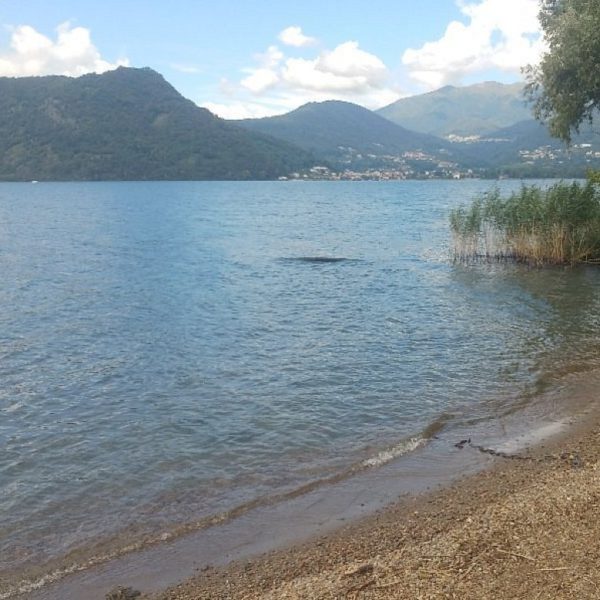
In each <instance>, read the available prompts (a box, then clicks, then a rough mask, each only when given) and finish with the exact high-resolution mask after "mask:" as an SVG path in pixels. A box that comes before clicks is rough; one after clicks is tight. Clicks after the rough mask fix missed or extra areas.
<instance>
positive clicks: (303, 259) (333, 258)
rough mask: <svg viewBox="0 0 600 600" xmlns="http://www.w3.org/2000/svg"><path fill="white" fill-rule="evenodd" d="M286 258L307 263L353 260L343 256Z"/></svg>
mask: <svg viewBox="0 0 600 600" xmlns="http://www.w3.org/2000/svg"><path fill="white" fill-rule="evenodd" d="M284 260H290V261H294V262H306V263H337V262H344V261H348V260H351V259H349V258H345V257H343V256H339V257H338V256H298V257H294V258H288V259H284Z"/></svg>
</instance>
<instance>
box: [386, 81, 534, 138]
mask: <svg viewBox="0 0 600 600" xmlns="http://www.w3.org/2000/svg"><path fill="white" fill-rule="evenodd" d="M377 113H378V114H379V115H381V116H382V117H385V118H386V119H389V120H390V121H392V122H393V123H396V124H397V125H402V126H403V127H409V128H410V129H413V130H415V131H420V132H423V133H428V134H431V135H437V136H440V137H446V136H449V135H459V136H472V135H485V134H489V133H491V132H493V131H495V130H497V129H501V128H502V127H508V126H510V125H514V124H515V123H518V122H519V121H523V120H525V119H530V118H531V107H529V106H527V104H526V102H525V99H524V97H523V85H522V84H520V83H515V84H511V85H507V84H502V83H497V82H491V81H490V82H485V83H478V84H475V85H470V86H466V87H454V86H451V85H449V86H446V87H443V88H441V89H439V90H436V91H434V92H429V93H427V94H419V95H416V96H410V97H408V98H401V99H400V100H398V101H396V102H394V103H393V104H390V105H388V106H385V107H383V108H381V109H379V110H378V111H377Z"/></svg>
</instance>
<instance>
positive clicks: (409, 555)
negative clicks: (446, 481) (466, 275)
mask: <svg viewBox="0 0 600 600" xmlns="http://www.w3.org/2000/svg"><path fill="white" fill-rule="evenodd" d="M478 451H480V450H478V449H477V448H474V447H471V446H469V445H468V444H465V447H464V452H478ZM599 519H600V418H599V416H598V413H597V411H596V412H594V413H593V414H592V413H589V414H588V415H587V416H586V417H584V418H583V419H582V420H581V422H579V423H576V424H574V425H573V426H571V427H570V428H569V429H568V431H567V432H566V433H565V434H564V435H561V436H560V437H558V438H555V439H553V440H552V441H551V442H546V443H544V444H542V445H539V446H537V447H535V448H530V449H527V450H525V451H523V452H521V453H519V454H518V455H511V456H497V457H496V459H495V461H494V465H493V467H492V468H491V469H488V470H486V471H484V472H481V473H478V474H476V475H472V476H468V477H464V478H463V479H461V480H459V481H458V482H456V483H455V484H453V485H451V486H449V487H446V488H444V489H442V490H438V491H435V492H430V493H426V494H422V495H419V496H415V497H412V498H409V499H404V500H401V501H399V502H398V503H396V504H393V505H391V506H390V507H388V508H386V509H385V510H382V511H380V512H378V513H377V514H375V515H373V516H371V517H368V518H366V519H363V520H361V521H358V522H355V523H353V524H351V525H348V526H346V527H344V528H343V529H341V530H339V531H337V532H336V533H334V534H332V535H329V536H325V537H320V538H318V539H315V540H313V541H311V542H310V543H307V544H304V545H301V546H297V547H293V548H291V549H287V550H284V551H277V552H273V553H270V554H267V555H264V556H262V557H259V558H257V559H255V560H252V561H249V562H242V563H234V564H231V565H229V566H228V567H226V568H219V569H213V568H210V569H206V570H204V571H202V572H200V573H199V574H198V575H197V576H196V577H195V578H194V579H191V580H189V581H187V582H185V583H182V584H180V585H178V586H176V587H174V588H172V589H169V590H167V591H165V592H164V593H162V594H160V595H159V596H156V598H159V599H160V600H184V599H185V600H190V599H201V598H202V599H209V598H210V599H213V598H214V599H225V598H228V599H229V598H231V599H242V598H243V599H254V598H264V599H275V598H298V599H300V598H331V599H333V598H410V599H416V598H423V599H424V598H431V599H433V598H436V599H437V598H494V599H495V598H499V599H500V598H501V599H508V598H528V599H529V598H531V599H534V600H537V599H558V598H576V599H585V598H590V599H591V598H600V571H599V569H598V565H599V564H600V524H599Z"/></svg>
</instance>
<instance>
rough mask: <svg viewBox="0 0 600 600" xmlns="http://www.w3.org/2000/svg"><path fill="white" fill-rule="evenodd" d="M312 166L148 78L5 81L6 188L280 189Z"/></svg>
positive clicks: (0, 87) (1, 89)
mask: <svg viewBox="0 0 600 600" xmlns="http://www.w3.org/2000/svg"><path fill="white" fill-rule="evenodd" d="M313 164H314V161H313V159H312V157H311V156H310V155H309V154H308V153H306V152H304V151H302V150H301V149H300V148H297V147H294V146H291V145H290V144H286V143H285V142H282V141H280V140H276V139H273V138H270V137H268V136H265V135H260V134H258V133H251V132H248V131H246V130H244V129H242V128H241V127H236V126H235V125H232V124H230V123H227V122H225V121H223V120H222V119H218V118H217V117H215V116H214V115H212V114H211V113H210V112H209V111H208V110H206V109H203V108H199V107H198V106H196V105H195V104H193V103H192V102H191V101H190V100H186V99H185V98H183V97H182V96H181V95H180V94H179V93H178V92H177V91H176V90H175V89H174V88H173V87H171V86H170V85H169V84H168V83H167V82H166V81H165V80H164V79H163V78H162V77H161V76H160V75H159V74H158V73H156V72H154V71H152V70H151V69H129V68H123V67H121V68H119V69H117V70H115V71H109V72H107V73H104V74H102V75H84V76H82V77H79V78H76V79H73V78H70V77H60V76H50V77H24V78H18V79H12V78H5V77H2V78H0V181H23V180H25V181H26V180H31V179H36V180H40V181H45V180H102V179H105V180H127V179H130V180H136V179H138V180H149V179H150V180H161V179H171V180H173V179H175V180H177V179H179V180H184V179H188V180H189V179H229V180H231V179H275V178H277V177H279V176H282V175H288V174H289V173H290V172H294V171H297V170H301V169H305V168H308V167H310V166H312V165H313Z"/></svg>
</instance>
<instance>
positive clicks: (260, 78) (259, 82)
mask: <svg viewBox="0 0 600 600" xmlns="http://www.w3.org/2000/svg"><path fill="white" fill-rule="evenodd" d="M278 82H279V75H277V73H276V72H275V71H274V70H273V69H252V72H251V73H250V75H248V77H244V79H242V81H241V82H240V84H241V85H242V86H243V87H245V88H246V89H247V90H249V91H251V92H252V93H253V94H262V93H263V92H265V91H266V90H268V89H269V88H272V87H273V86H274V85H276V84H277V83H278Z"/></svg>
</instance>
